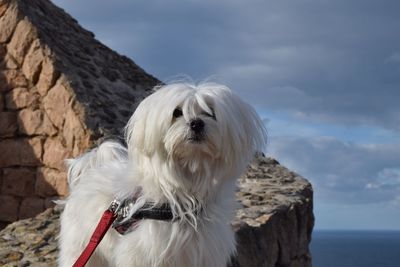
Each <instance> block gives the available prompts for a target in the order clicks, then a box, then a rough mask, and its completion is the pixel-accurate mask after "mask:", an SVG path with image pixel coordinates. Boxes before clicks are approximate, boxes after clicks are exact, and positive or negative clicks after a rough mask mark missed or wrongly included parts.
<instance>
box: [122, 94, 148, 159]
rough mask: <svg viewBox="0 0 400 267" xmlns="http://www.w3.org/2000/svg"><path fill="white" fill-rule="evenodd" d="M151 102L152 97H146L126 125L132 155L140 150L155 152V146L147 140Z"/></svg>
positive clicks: (129, 149)
mask: <svg viewBox="0 0 400 267" xmlns="http://www.w3.org/2000/svg"><path fill="white" fill-rule="evenodd" d="M151 102H152V101H151V97H147V98H145V99H144V100H143V101H142V102H141V103H140V104H139V106H138V107H137V108H136V110H135V112H134V113H133V115H132V117H131V118H130V119H129V122H128V124H127V125H126V127H125V139H126V143H127V145H128V151H129V155H130V156H132V155H134V154H136V153H138V152H139V153H145V154H152V153H153V152H154V148H153V147H152V146H151V145H149V144H147V143H149V141H146V134H147V133H146V130H148V128H149V126H148V125H147V121H148V116H149V115H150V114H149V113H151V110H149V108H148V107H149V106H150V105H151ZM147 139H148V137H147Z"/></svg>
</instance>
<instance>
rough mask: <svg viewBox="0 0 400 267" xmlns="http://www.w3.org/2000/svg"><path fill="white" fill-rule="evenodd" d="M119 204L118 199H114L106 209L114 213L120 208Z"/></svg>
mask: <svg viewBox="0 0 400 267" xmlns="http://www.w3.org/2000/svg"><path fill="white" fill-rule="evenodd" d="M121 204H122V202H121V201H119V200H118V199H114V200H113V201H112V202H111V204H110V206H109V207H108V210H109V211H111V212H112V213H114V214H117V213H118V211H119V209H120V208H121Z"/></svg>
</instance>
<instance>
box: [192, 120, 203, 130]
mask: <svg viewBox="0 0 400 267" xmlns="http://www.w3.org/2000/svg"><path fill="white" fill-rule="evenodd" d="M190 129H192V130H193V131H194V132H195V133H200V132H201V131H203V129H204V121H202V120H200V119H195V120H192V121H191V122H190Z"/></svg>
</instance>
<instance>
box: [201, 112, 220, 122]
mask: <svg viewBox="0 0 400 267" xmlns="http://www.w3.org/2000/svg"><path fill="white" fill-rule="evenodd" d="M211 112H212V113H211V114H210V113H208V112H204V113H203V114H204V115H206V116H207V117H210V118H213V119H214V120H217V119H216V118H215V113H214V110H211Z"/></svg>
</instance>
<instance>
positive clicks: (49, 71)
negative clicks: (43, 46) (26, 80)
mask: <svg viewBox="0 0 400 267" xmlns="http://www.w3.org/2000/svg"><path fill="white" fill-rule="evenodd" d="M54 64H55V63H54V62H53V61H52V60H51V59H50V58H45V59H44V60H43V62H42V71H41V73H40V76H39V81H38V82H37V84H36V88H37V90H38V92H39V94H40V95H41V96H45V95H46V94H47V91H48V90H49V89H50V88H51V87H53V86H54V84H55V82H56V79H57V76H58V72H57V71H56V70H55V69H54Z"/></svg>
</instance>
